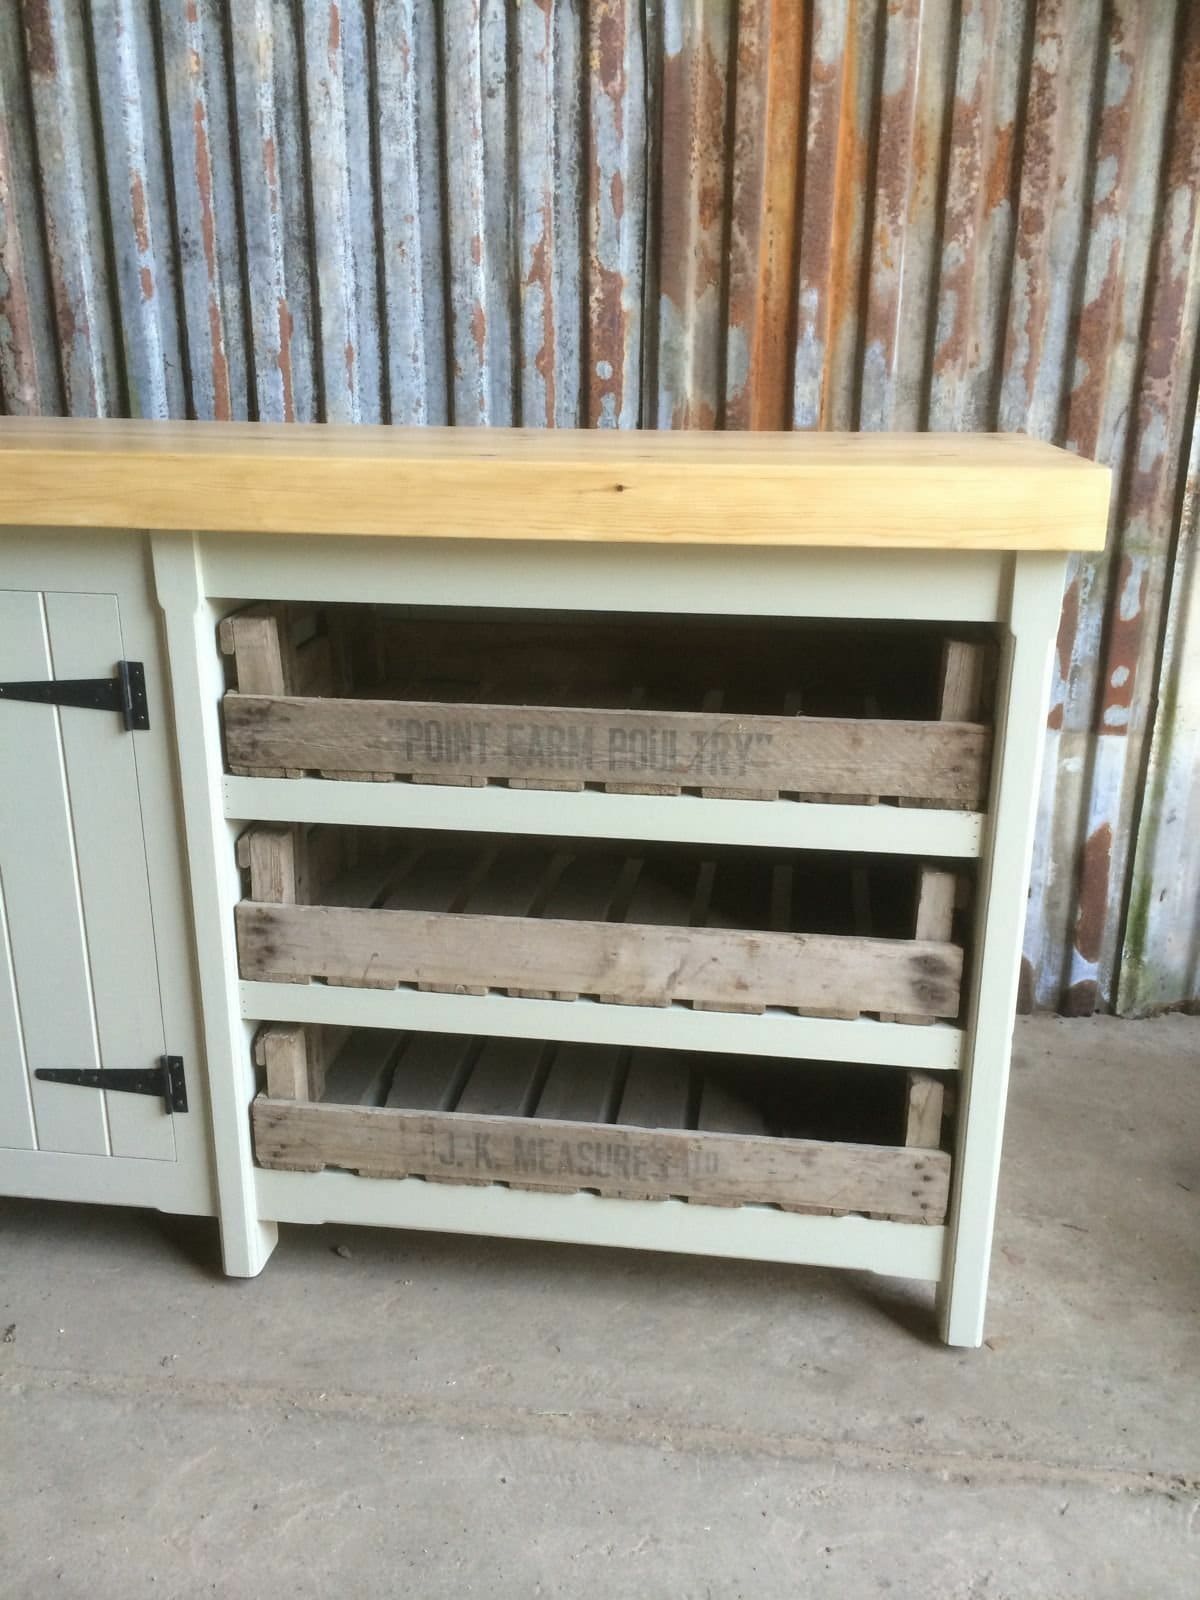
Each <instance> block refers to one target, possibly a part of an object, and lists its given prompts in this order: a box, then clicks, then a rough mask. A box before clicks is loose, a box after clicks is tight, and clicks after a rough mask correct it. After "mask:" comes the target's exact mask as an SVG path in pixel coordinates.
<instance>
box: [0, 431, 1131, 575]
mask: <svg viewBox="0 0 1200 1600" xmlns="http://www.w3.org/2000/svg"><path fill="white" fill-rule="evenodd" d="M1109 478H1110V474H1109V471H1108V469H1107V468H1106V467H1101V466H1098V465H1096V464H1095V463H1093V462H1090V461H1084V460H1082V459H1081V458H1080V457H1078V456H1074V455H1071V454H1069V453H1068V452H1067V451H1065V450H1058V449H1056V448H1054V447H1053V446H1051V445H1047V444H1042V443H1040V442H1038V441H1036V440H1033V439H1026V438H1022V437H1020V436H1017V435H1002V434H949V433H925V434H895V433H860V434H830V433H732V432H730V433H698V432H697V433H682V432H681V433H660V432H649V431H644V432H619V431H615V430H601V431H583V430H580V431H576V430H566V429H559V430H542V429H537V430H535V429H478V428H387V427H346V426H334V425H325V424H320V423H312V424H290V425H276V424H268V423H205V422H141V421H133V422H128V421H85V420H72V421H64V420H61V419H39V418H26V417H10V418H5V419H3V420H0V525H8V526H12V527H30V526H40V527H47V528H54V527H58V528H79V527H83V528H112V527H118V528H146V529H172V528H178V529H189V530H193V531H197V532H231V533H320V534H372V535H383V536H389V537H425V536H428V537H436V538H454V539H531V540H546V539H555V540H610V541H621V542H631V543H659V544H725V545H739V544H744V545H826V546H838V547H847V546H859V547H863V548H869V547H875V548H893V549H902V548H907V549H937V550H956V549H973V550H1097V549H1100V548H1101V547H1102V546H1103V544H1104V535H1105V526H1106V522H1107V517H1108V496H1109Z"/></svg>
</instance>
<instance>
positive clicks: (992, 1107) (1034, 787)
mask: <svg viewBox="0 0 1200 1600" xmlns="http://www.w3.org/2000/svg"><path fill="white" fill-rule="evenodd" d="M1064 572H1065V562H1064V560H1063V558H1062V557H1061V556H1058V555H1040V554H1039V555H1020V556H1014V557H1013V576H1012V591H1011V598H1010V604H1009V621H1008V638H1007V640H1006V641H1005V647H1004V652H1003V660H1002V663H1001V683H1000V692H999V694H998V695H997V737H996V753H995V759H994V767H993V775H992V796H991V804H990V809H989V815H990V817H991V819H992V824H991V837H990V839H989V841H988V845H987V849H986V852H985V857H984V863H983V873H982V882H981V884H980V888H979V894H978V911H977V916H976V933H975V939H976V945H975V976H974V984H973V988H972V993H971V1000H970V1006H969V1012H968V1017H967V1027H968V1047H967V1054H966V1059H965V1060H964V1062H963V1071H962V1081H961V1087H960V1096H961V1098H960V1102H959V1116H958V1139H957V1148H956V1151H955V1163H954V1185H953V1190H952V1193H951V1197H950V1215H949V1218H948V1222H949V1234H948V1240H947V1249H946V1264H945V1271H944V1275H943V1277H942V1280H941V1282H940V1284H939V1286H938V1302H939V1321H940V1326H941V1333H942V1337H943V1339H944V1340H945V1341H946V1343H947V1344H952V1345H968V1346H975V1345H978V1344H980V1343H982V1340H983V1325H984V1312H985V1307H986V1301H987V1283H988V1269H989V1264H990V1260H991V1252H992V1232H993V1226H994V1223H995V1215H996V1189H997V1184H998V1181H999V1174H1000V1150H1001V1145H1002V1143H1003V1139H1004V1108H1005V1100H1006V1096H1007V1093H1008V1072H1009V1056H1010V1054H1011V1050H1012V1035H1013V1021H1014V1013H1015V1010H1016V1001H1017V981H1018V976H1019V972H1020V963H1021V937H1022V932H1023V930H1024V926H1025V908H1026V903H1027V899H1028V892H1029V868H1030V862H1031V858H1032V854H1033V830H1034V823H1035V820H1036V816H1037V796H1038V775H1039V772H1040V769H1041V761H1042V750H1043V747H1044V745H1045V742H1046V731H1045V728H1046V692H1047V685H1048V679H1049V673H1050V652H1051V650H1052V649H1053V647H1054V641H1055V637H1056V634H1057V631H1058V619H1059V611H1060V607H1061V603H1062V585H1063V578H1064Z"/></svg>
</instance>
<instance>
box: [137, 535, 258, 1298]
mask: <svg viewBox="0 0 1200 1600" xmlns="http://www.w3.org/2000/svg"><path fill="white" fill-rule="evenodd" d="M152 542H153V553H154V574H155V580H156V584H157V588H158V598H159V604H160V605H161V606H162V610H163V616H164V618H165V623H166V634H167V653H168V658H169V666H170V674H171V696H172V701H173V705H174V712H175V731H176V738H177V744H178V751H179V775H180V783H181V786H182V794H183V813H184V828H185V832H186V835H187V857H188V865H189V869H190V877H191V894H192V908H193V917H194V926H195V930H196V944H197V964H198V970H199V978H200V999H201V1005H202V1008H203V1013H204V1017H203V1024H204V1025H203V1038H204V1046H205V1050H206V1052H207V1054H208V1078H209V1085H210V1096H211V1103H212V1130H213V1156H214V1163H215V1170H216V1179H217V1208H218V1217H219V1220H220V1224H221V1253H222V1257H223V1260H224V1265H225V1271H226V1272H227V1273H229V1274H230V1275H231V1276H233V1277H238V1278H253V1277H255V1276H257V1274H258V1273H259V1272H261V1271H262V1269H263V1267H264V1266H265V1265H266V1263H267V1261H268V1259H269V1258H270V1255H271V1252H272V1250H273V1249H274V1248H275V1244H276V1241H277V1239H278V1236H279V1230H278V1228H277V1226H276V1224H275V1223H273V1222H262V1221H260V1219H259V1215H258V1197H257V1191H256V1187H255V1180H254V1163H253V1156H252V1152H251V1147H250V1103H251V1101H252V1100H253V1098H254V1092H255V1083H254V1069H253V1063H252V1057H251V1051H250V1043H249V1038H248V1032H249V1030H248V1029H247V1026H246V1024H245V1023H244V1022H243V1021H242V1017H241V1009H240V1005H239V997H238V983H237V976H236V975H237V952H236V950H235V948H234V933H233V908H234V906H235V904H236V903H237V901H238V899H239V897H240V892H241V891H240V885H239V883H238V877H237V866H236V861H235V858H234V852H233V842H232V839H231V837H230V833H231V830H230V826H229V824H228V823H227V822H226V820H225V815H224V808H223V803H222V795H221V775H222V771H223V768H224V762H223V759H222V755H221V732H220V726H219V721H218V708H219V704H220V698H221V693H222V690H223V688H224V684H223V682H222V678H221V663H220V657H219V655H218V653H217V649H216V643H215V632H214V626H215V625H214V623H213V621H212V617H211V614H210V608H209V606H208V603H207V601H206V600H205V598H204V593H203V586H202V584H201V581H200V574H199V570H198V566H197V552H196V546H195V541H194V540H193V539H192V538H191V537H190V536H189V535H187V534H156V535H155V536H154V539H153V541H152Z"/></svg>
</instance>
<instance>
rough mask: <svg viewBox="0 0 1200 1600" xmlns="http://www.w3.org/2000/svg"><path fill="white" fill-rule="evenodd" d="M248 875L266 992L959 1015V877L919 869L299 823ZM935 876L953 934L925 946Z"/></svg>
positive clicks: (246, 904)
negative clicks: (314, 986) (301, 986)
mask: <svg viewBox="0 0 1200 1600" xmlns="http://www.w3.org/2000/svg"><path fill="white" fill-rule="evenodd" d="M239 857H240V860H241V863H242V865H243V867H244V868H245V870H246V875H247V890H248V894H249V898H248V899H247V900H245V901H243V902H242V904H241V905H239V907H238V909H237V933H238V949H239V957H240V966H241V973H242V976H243V977H245V978H248V979H258V980H266V981H272V982H289V983H295V982H309V981H312V980H314V979H316V980H324V981H325V982H327V983H333V984H339V985H350V986H359V987H369V988H394V987H396V986H397V985H399V984H415V985H417V986H418V987H420V988H426V989H434V990H441V991H446V992H451V993H468V994H484V993H486V992H487V991H488V990H500V991H506V992H508V993H510V994H518V995H524V996H532V997H536V998H541V999H565V1000H575V999H578V998H579V997H580V996H589V997H593V998H597V999H600V1000H604V1001H610V1002H612V1003H616V1004H628V1005H643V1006H644V1005H651V1006H666V1005H670V1004H672V1003H675V1002H687V1003H690V1004H691V1005H692V1006H693V1007H694V1008H697V1009H701V1010H719V1011H750V1012H760V1011H762V1010H763V1009H764V1008H766V1007H782V1008H785V1009H790V1010H793V1011H798V1012H802V1013H804V1014H807V1015H811V1016H834V1017H845V1018H852V1017H857V1016H859V1015H860V1014H863V1013H867V1014H875V1015H887V1016H901V1017H904V1018H908V1019H911V1020H917V1021H930V1020H932V1019H935V1018H946V1019H950V1018H954V1017H956V1016H957V1015H958V1010H959V998H960V988H961V979H962V969H963V949H962V946H961V945H960V944H958V943H955V942H954V939H953V937H952V933H953V925H952V921H951V919H952V916H953V890H954V883H955V879H954V877H953V876H952V875H951V874H950V873H948V872H942V871H940V870H939V869H936V868H927V869H924V870H923V871H919V870H918V868H917V867H916V866H915V865H913V864H910V863H908V862H906V861H904V860H902V859H897V858H878V859H877V858H861V857H850V858H842V857H831V856H821V855H815V854H813V853H806V852H767V851H755V850H735V849H732V848H729V849H700V848H698V847H690V846H669V845H654V846H636V845H629V844H625V843H621V844H600V843H591V842H580V841H567V840H536V839H534V840H530V839H517V840H513V839H509V838H494V837H491V836H486V835H479V834H466V835H457V834H430V835H418V834H415V833H408V834H406V833H399V832H396V833H389V832H387V831H386V830H379V831H376V830H369V829H341V828H323V827H311V828H309V827H304V826H301V825H262V826H257V827H254V828H252V829H250V830H249V831H248V832H247V833H246V834H245V835H243V837H242V839H241V840H240V842H239ZM926 878H929V879H930V880H931V881H934V882H937V883H939V884H940V885H941V886H942V887H943V888H946V889H947V890H948V891H949V894H948V897H944V903H943V905H942V907H941V909H942V910H943V911H944V914H945V920H944V922H943V924H942V925H941V926H940V927H939V929H938V930H937V933H936V934H935V936H932V937H931V936H922V937H915V934H916V932H917V929H916V927H915V926H914V909H913V903H914V900H915V899H916V897H917V895H918V892H919V894H920V896H921V901H920V904H921V905H923V904H924V896H925V880H926ZM919 915H920V911H919V910H918V911H917V913H916V916H917V917H918V918H919Z"/></svg>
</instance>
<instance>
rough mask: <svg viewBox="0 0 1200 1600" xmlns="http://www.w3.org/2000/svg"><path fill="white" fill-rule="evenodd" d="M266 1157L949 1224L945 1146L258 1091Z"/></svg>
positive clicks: (284, 1162) (376, 1172) (259, 1138)
mask: <svg viewBox="0 0 1200 1600" xmlns="http://www.w3.org/2000/svg"><path fill="white" fill-rule="evenodd" d="M253 1121H254V1140H255V1150H256V1153H257V1155H258V1159H259V1161H260V1162H261V1163H262V1164H263V1165H267V1166H273V1167H294V1168H299V1169H301V1170H306V1171H311V1170H313V1169H314V1168H316V1167H322V1166H333V1167H342V1168H346V1169H348V1170H350V1171H363V1170H365V1171H367V1172H369V1173H370V1174H372V1175H373V1176H379V1177H385V1176H397V1177H401V1176H408V1175H411V1174H420V1175H424V1176H426V1177H439V1178H443V1179H447V1180H449V1181H452V1182H458V1183H461V1182H463V1181H473V1182H476V1183H515V1184H522V1183H526V1184H528V1183H539V1184H554V1185H560V1184H561V1185H563V1186H569V1187H571V1188H578V1189H594V1190H598V1191H599V1192H600V1193H601V1194H607V1195H622V1194H625V1195H628V1194H630V1193H631V1192H636V1193H639V1194H647V1195H654V1196H656V1197H666V1196H669V1195H684V1196H688V1197H689V1198H702V1199H717V1200H731V1201H736V1202H740V1203H743V1204H778V1205H788V1206H790V1207H793V1208H799V1207H803V1208H806V1209H811V1210H831V1211H864V1212H868V1213H870V1214H872V1215H884V1216H891V1217H895V1218H898V1219H902V1220H905V1221H920V1222H931V1223H937V1222H941V1221H942V1220H943V1218H944V1216H945V1213H946V1204H947V1197H948V1193H949V1179H950V1158H949V1156H947V1155H945V1154H943V1153H942V1152H940V1151H928V1150H907V1149H903V1148H893V1147H888V1146H880V1145H857V1144H829V1143H823V1142H821V1141H818V1140H811V1139H774V1138H760V1137H754V1136H751V1135H744V1134H736V1133H708V1132H705V1133H699V1132H693V1131H688V1130H683V1129H680V1130H677V1131H671V1130H662V1129H647V1128H631V1127H613V1126H610V1125H599V1124H590V1123H586V1122H566V1121H551V1120H541V1119H538V1120H536V1121H534V1120H529V1119H525V1118H513V1117H493V1116H473V1115H465V1114H463V1113H459V1112H444V1113H441V1114H440V1115H439V1114H430V1113H428V1112H422V1111H401V1110H392V1109H390V1108H385V1107H366V1106H339V1105H329V1104H323V1105H311V1104H306V1103H304V1102H299V1101H286V1100H272V1099H269V1098H267V1097H266V1096H259V1098H258V1099H257V1100H256V1101H255V1102H254V1108H253Z"/></svg>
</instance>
